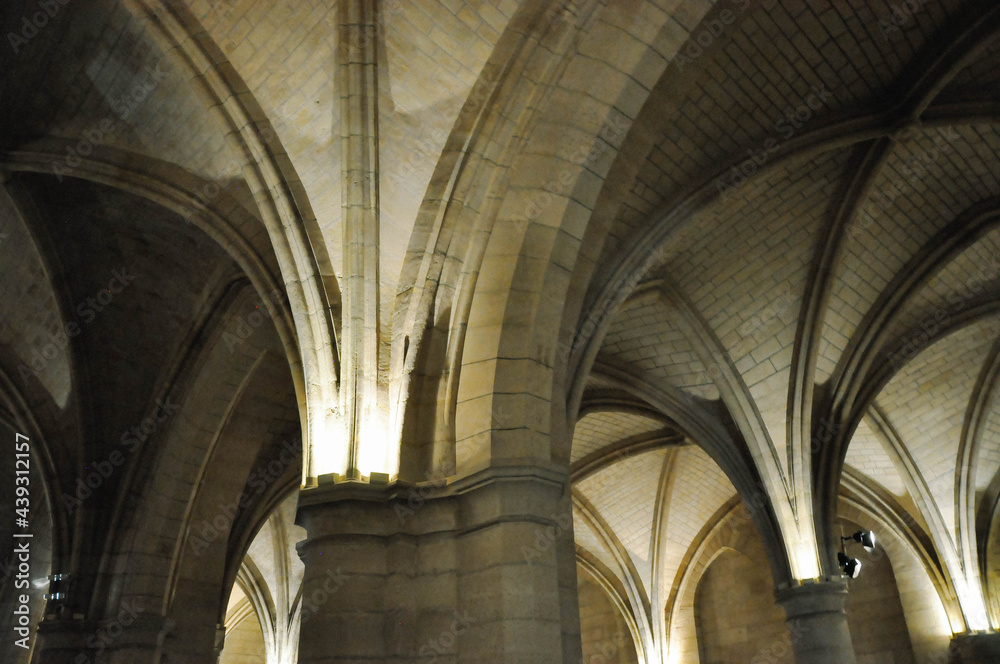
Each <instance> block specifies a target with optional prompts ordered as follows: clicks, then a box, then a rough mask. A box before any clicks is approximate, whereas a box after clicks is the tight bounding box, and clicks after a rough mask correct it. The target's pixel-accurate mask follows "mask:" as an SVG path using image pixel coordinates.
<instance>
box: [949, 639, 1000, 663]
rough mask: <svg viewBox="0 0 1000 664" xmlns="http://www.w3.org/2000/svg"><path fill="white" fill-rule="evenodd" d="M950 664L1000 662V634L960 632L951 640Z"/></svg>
mask: <svg viewBox="0 0 1000 664" xmlns="http://www.w3.org/2000/svg"><path fill="white" fill-rule="evenodd" d="M948 661H949V663H950V664H994V663H995V662H1000V634H998V633H996V632H993V633H989V634H959V635H958V636H956V637H955V638H953V639H952V640H951V648H950V649H949V659H948Z"/></svg>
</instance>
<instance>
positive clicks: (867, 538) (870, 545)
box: [840, 530, 875, 553]
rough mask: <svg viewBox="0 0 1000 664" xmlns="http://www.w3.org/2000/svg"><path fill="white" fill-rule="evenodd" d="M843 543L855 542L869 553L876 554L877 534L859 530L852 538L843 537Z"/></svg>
mask: <svg viewBox="0 0 1000 664" xmlns="http://www.w3.org/2000/svg"><path fill="white" fill-rule="evenodd" d="M840 539H841V541H844V542H846V541H848V540H853V541H855V542H857V543H858V544H860V545H861V546H863V547H865V551H867V552H868V553H875V533H873V532H872V531H870V530H859V531H858V532H856V533H854V534H853V535H851V536H850V537H841V538H840Z"/></svg>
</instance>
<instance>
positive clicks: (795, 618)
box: [775, 581, 856, 664]
mask: <svg viewBox="0 0 1000 664" xmlns="http://www.w3.org/2000/svg"><path fill="white" fill-rule="evenodd" d="M775 596H776V598H777V601H778V604H780V605H781V607H782V608H783V609H784V610H785V616H786V619H787V621H788V630H789V632H790V633H791V637H792V651H793V652H794V653H795V662H796V664H855V661H856V660H855V658H854V646H853V645H852V644H851V632H850V630H849V629H848V627H847V614H846V613H845V612H844V603H845V602H846V601H847V584H846V583H845V582H843V581H826V582H823V583H808V584H806V585H802V586H795V587H792V588H786V589H784V590H779V591H778V592H777V593H776V595H775Z"/></svg>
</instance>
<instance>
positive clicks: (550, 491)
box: [297, 467, 580, 664]
mask: <svg viewBox="0 0 1000 664" xmlns="http://www.w3.org/2000/svg"><path fill="white" fill-rule="evenodd" d="M567 486H568V478H567V477H566V476H565V475H563V474H559V473H557V472H554V471H550V470H545V469H538V468H520V467H519V468H505V469H497V468H492V469H488V470H485V471H482V472H480V473H477V474H475V475H472V476H470V477H467V478H464V479H462V480H460V481H458V482H456V483H454V484H450V485H448V486H433V485H418V486H411V485H404V484H401V483H398V484H394V485H392V486H389V487H385V486H382V487H379V486H374V485H370V484H360V483H341V484H334V485H321V486H320V487H318V488H315V489H305V490H303V491H302V493H301V494H300V495H299V510H298V516H297V522H298V524H299V525H301V526H303V527H305V529H306V531H307V533H308V535H307V538H306V539H305V540H304V541H302V542H300V543H299V545H298V550H299V555H300V556H301V558H302V560H303V562H304V563H305V575H304V579H303V585H302V607H303V608H302V623H301V635H300V640H299V663H300V664H320V663H322V664H330V663H332V662H347V661H350V662H352V663H354V664H363V663H367V662H372V663H374V662H386V661H393V662H418V661H423V662H427V661H431V660H433V661H436V662H438V663H439V664H459V663H463V664H464V663H468V664H472V663H473V662H475V663H477V664H479V663H486V662H498V663H499V662H505V663H509V662H517V663H519V664H534V663H537V664H542V663H545V664H552V663H553V662H567V663H568V662H574V664H575V662H578V661H579V651H580V645H579V636H578V634H579V624H576V625H568V626H564V624H563V623H564V621H569V622H572V619H573V616H576V615H577V614H576V612H575V611H571V612H568V611H567V609H566V607H567V605H568V603H569V602H575V601H576V596H575V595H576V585H575V583H573V584H569V583H568V578H567V577H566V573H565V570H566V569H568V565H569V563H571V562H573V561H572V560H569V561H564V560H561V557H565V556H572V555H574V554H573V553H572V551H571V550H570V549H568V548H567V547H565V546H561V545H560V544H559V543H560V541H561V540H565V538H566V537H567V536H568V537H572V527H573V521H572V513H571V511H570V509H571V508H570V502H569V500H568V497H567V492H566V487H567ZM569 585H571V587H568V586H569ZM569 594H572V597H569ZM576 621H577V623H579V619H578V618H577V620H576ZM573 634H576V635H577V636H576V643H575V647H574V646H573V645H572V644H570V645H566V644H567V643H569V642H570V641H572V638H568V637H571V636H572V635H573ZM574 652H575V653H576V659H575V660H574V659H573V657H574V654H573V653H574Z"/></svg>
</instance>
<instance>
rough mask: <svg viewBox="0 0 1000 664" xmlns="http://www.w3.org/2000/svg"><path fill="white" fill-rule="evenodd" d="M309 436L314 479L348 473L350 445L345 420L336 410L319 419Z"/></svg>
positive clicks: (330, 410) (328, 411)
mask: <svg viewBox="0 0 1000 664" xmlns="http://www.w3.org/2000/svg"><path fill="white" fill-rule="evenodd" d="M313 424H314V426H313V427H311V429H312V430H311V431H310V436H309V450H310V465H311V466H312V470H311V474H312V476H313V477H319V476H320V475H326V474H329V473H336V474H338V475H344V474H346V472H347V461H348V445H347V431H346V428H345V426H344V420H343V418H342V417H340V415H339V414H338V413H337V411H336V410H334V409H327V410H326V416H325V417H317V418H316V420H315V421H314V422H313Z"/></svg>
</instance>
